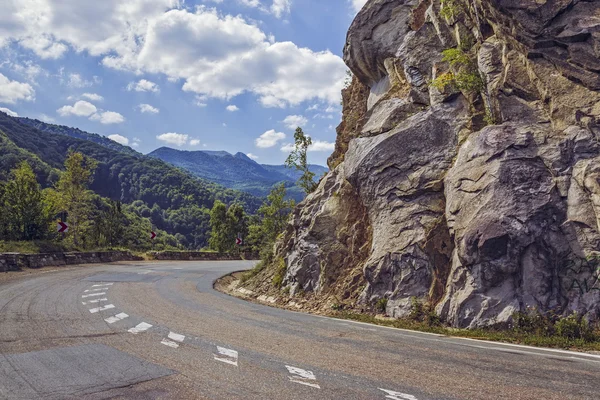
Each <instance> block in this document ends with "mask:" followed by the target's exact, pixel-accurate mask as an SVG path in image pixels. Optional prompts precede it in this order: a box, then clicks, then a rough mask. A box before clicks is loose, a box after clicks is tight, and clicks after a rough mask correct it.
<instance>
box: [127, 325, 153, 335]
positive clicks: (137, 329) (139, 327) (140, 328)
mask: <svg viewBox="0 0 600 400" xmlns="http://www.w3.org/2000/svg"><path fill="white" fill-rule="evenodd" d="M150 328H152V325H150V324H147V323H145V322H141V323H139V324H137V326H136V327H135V328H131V329H129V330H128V331H127V332H129V333H133V334H134V335H136V334H138V333H141V332H144V331H147V330H148V329H150Z"/></svg>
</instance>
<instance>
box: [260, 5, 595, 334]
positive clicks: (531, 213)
mask: <svg viewBox="0 0 600 400" xmlns="http://www.w3.org/2000/svg"><path fill="white" fill-rule="evenodd" d="M344 59H345V62H346V63H347V65H348V67H349V68H350V70H351V71H352V73H353V74H354V79H353V81H352V84H351V85H350V86H349V87H348V88H347V89H345V91H344V93H343V100H344V117H343V122H342V124H341V125H340V126H339V127H338V138H337V144H336V150H335V152H334V154H333V155H332V157H331V158H330V160H329V163H330V167H331V168H332V171H331V172H330V173H329V174H328V175H327V176H326V177H325V178H324V179H322V181H321V182H320V185H319V187H318V189H317V190H316V192H314V193H313V194H311V195H310V196H309V197H308V198H307V199H306V200H305V201H304V202H302V203H301V204H300V205H299V206H298V207H297V209H296V210H294V212H293V215H292V218H291V221H290V224H289V226H288V228H287V230H286V232H285V233H284V234H283V236H282V238H281V240H280V241H279V242H278V244H277V246H276V255H277V257H278V262H276V263H275V264H276V265H275V266H273V267H272V268H269V269H267V270H266V271H263V273H261V274H259V275H258V276H257V277H256V278H255V279H254V281H252V282H251V283H250V284H249V286H252V287H253V289H254V290H258V291H263V292H265V291H270V292H273V291H275V290H283V293H288V292H289V296H291V297H294V296H298V294H302V295H303V296H306V294H307V293H308V295H309V296H311V298H312V299H313V303H314V304H315V305H316V307H331V306H332V305H333V306H339V304H341V305H343V306H346V307H352V308H363V309H368V308H370V307H373V306H374V304H376V303H378V304H380V305H381V304H384V305H385V307H386V313H387V314H388V315H389V316H393V317H402V316H405V315H407V314H408V313H409V312H410V309H411V302H412V301H414V299H415V298H416V299H417V300H419V301H421V302H423V303H427V304H429V305H430V307H432V308H434V309H435V312H436V313H437V314H438V315H440V317H441V318H442V319H444V320H445V321H447V322H448V323H450V324H452V325H454V326H457V327H476V326H485V325H491V324H495V323H502V322H508V321H510V319H511V317H512V315H513V313H514V312H516V311H520V310H524V309H526V308H527V307H536V308H538V309H540V310H542V311H547V310H554V311H558V312H561V313H569V312H572V311H577V312H579V313H580V314H583V315H585V316H586V317H587V318H589V319H591V320H597V319H599V318H600V278H599V272H600V269H599V268H598V263H596V262H594V259H595V258H594V257H595V256H596V255H597V254H598V251H600V233H599V232H600V145H599V143H598V141H599V138H600V2H598V1H583V0H519V1H516V0H443V1H440V0H420V1H419V0H370V1H368V2H367V4H366V5H365V7H364V8H363V9H362V11H361V12H360V13H359V14H358V15H357V17H356V19H355V20H354V22H353V23H352V25H351V27H350V30H349V32H348V37H347V43H346V46H345V49H344ZM273 274H283V284H282V288H281V289H275V288H273V287H272V286H271V280H270V276H272V275H273ZM280 293H281V292H280ZM380 299H386V301H383V302H382V301H379V300H380Z"/></svg>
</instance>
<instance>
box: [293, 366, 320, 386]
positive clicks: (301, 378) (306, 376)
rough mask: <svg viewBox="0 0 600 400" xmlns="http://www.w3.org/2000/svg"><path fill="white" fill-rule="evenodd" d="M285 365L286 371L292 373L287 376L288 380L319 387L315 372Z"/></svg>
mask: <svg viewBox="0 0 600 400" xmlns="http://www.w3.org/2000/svg"><path fill="white" fill-rule="evenodd" d="M285 367H286V368H287V370H288V372H289V373H290V374H291V375H292V376H288V378H289V379H290V382H294V383H299V384H301V385H306V386H310V387H314V388H317V389H321V386H319V384H318V383H317V377H316V376H315V374H313V373H312V371H307V370H304V369H301V368H296V367H292V366H289V365H286V366H285Z"/></svg>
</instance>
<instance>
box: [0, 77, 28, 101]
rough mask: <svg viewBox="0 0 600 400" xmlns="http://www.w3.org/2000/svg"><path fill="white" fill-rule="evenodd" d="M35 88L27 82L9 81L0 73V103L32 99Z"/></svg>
mask: <svg viewBox="0 0 600 400" xmlns="http://www.w3.org/2000/svg"><path fill="white" fill-rule="evenodd" d="M34 99H35V90H34V89H33V87H31V85H30V84H29V83H22V82H17V81H11V80H10V79H8V78H7V77H6V76H4V75H3V74H2V73H0V103H8V104H15V103H16V102H17V101H20V100H23V101H33V100H34Z"/></svg>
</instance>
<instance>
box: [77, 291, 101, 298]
mask: <svg viewBox="0 0 600 400" xmlns="http://www.w3.org/2000/svg"><path fill="white" fill-rule="evenodd" d="M105 294H106V292H102V293H91V294H84V295H83V296H81V298H82V299H85V298H87V297H94V296H104V295H105Z"/></svg>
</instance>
